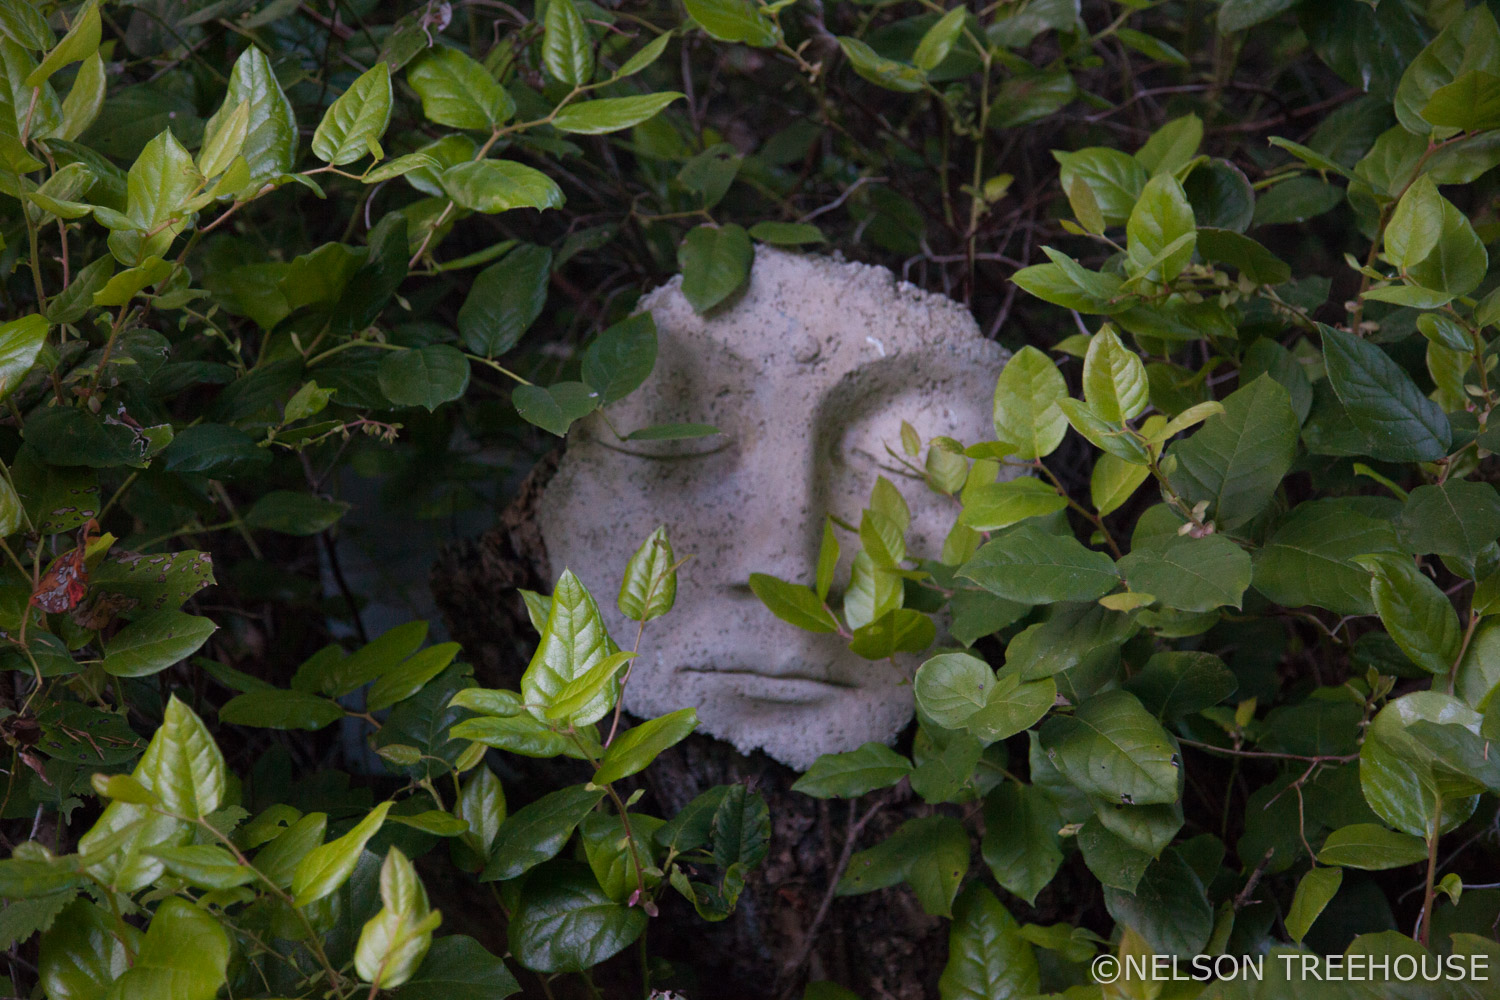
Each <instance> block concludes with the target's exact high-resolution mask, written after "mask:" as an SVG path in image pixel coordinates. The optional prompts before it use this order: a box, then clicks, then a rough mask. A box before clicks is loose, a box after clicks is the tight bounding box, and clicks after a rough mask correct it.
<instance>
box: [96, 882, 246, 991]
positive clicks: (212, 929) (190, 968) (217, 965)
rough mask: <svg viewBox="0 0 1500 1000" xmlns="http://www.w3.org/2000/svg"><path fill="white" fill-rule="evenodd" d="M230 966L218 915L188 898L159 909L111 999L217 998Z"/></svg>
mask: <svg viewBox="0 0 1500 1000" xmlns="http://www.w3.org/2000/svg"><path fill="white" fill-rule="evenodd" d="M228 967H229V935H228V934H226V933H225V932H224V928H223V927H222V926H220V924H219V921H218V919H216V918H215V917H214V916H213V914H211V913H209V912H208V911H207V910H204V909H200V908H199V907H197V906H195V905H193V904H192V903H190V902H188V901H187V900H185V899H179V898H176V897H174V898H171V899H167V900H164V901H163V902H162V904H161V905H160V906H158V907H157V908H156V912H155V913H154V914H153V915H152V917H151V923H150V924H149V925H148V926H147V928H146V935H145V938H144V939H143V940H142V941H141V945H140V952H139V953H138V954H137V955H136V956H135V962H134V963H133V964H132V965H131V966H130V968H129V970H128V971H126V972H125V974H124V975H122V976H121V977H120V978H119V979H117V980H116V981H115V983H114V986H112V987H111V988H110V990H109V992H108V993H106V994H105V998H106V1000H162V998H163V997H168V998H170V1000H213V998H214V997H215V996H217V995H218V992H219V987H221V986H223V985H224V983H225V981H226V980H225V973H226V971H227V969H228Z"/></svg>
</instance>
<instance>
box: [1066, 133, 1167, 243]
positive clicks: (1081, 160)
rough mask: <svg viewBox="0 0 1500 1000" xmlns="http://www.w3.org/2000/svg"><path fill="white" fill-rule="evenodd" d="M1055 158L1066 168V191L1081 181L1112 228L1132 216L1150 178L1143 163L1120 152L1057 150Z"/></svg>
mask: <svg viewBox="0 0 1500 1000" xmlns="http://www.w3.org/2000/svg"><path fill="white" fill-rule="evenodd" d="M1052 156H1053V158H1054V159H1055V160H1057V162H1058V164H1059V165H1060V166H1061V168H1062V170H1061V172H1060V174H1059V178H1058V179H1059V180H1060V181H1061V182H1062V189H1063V190H1064V191H1067V190H1069V189H1070V188H1071V187H1072V184H1073V178H1075V177H1078V178H1081V179H1082V180H1083V182H1084V183H1085V184H1087V185H1088V186H1089V189H1090V190H1091V191H1093V193H1094V200H1095V201H1096V202H1098V204H1099V210H1100V211H1101V212H1103V213H1104V221H1105V222H1106V223H1107V224H1109V225H1111V226H1118V225H1123V224H1124V223H1125V220H1126V219H1128V218H1129V217H1130V215H1131V211H1132V210H1133V209H1134V208H1135V205H1136V202H1137V200H1138V199H1139V198H1140V196H1141V192H1142V190H1144V189H1145V187H1146V182H1147V181H1148V180H1149V179H1150V175H1149V174H1148V173H1147V171H1146V168H1145V167H1144V166H1142V165H1141V162H1140V161H1139V160H1137V159H1136V158H1135V157H1134V156H1131V155H1130V154H1129V153H1124V152H1121V151H1120V150H1118V149H1108V148H1105V147H1102V146H1090V147H1088V148H1086V149H1080V150H1078V151H1076V152H1071V153H1069V152H1063V151H1061V150H1056V149H1054V150H1053V151H1052Z"/></svg>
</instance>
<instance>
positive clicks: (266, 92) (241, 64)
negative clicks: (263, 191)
mask: <svg viewBox="0 0 1500 1000" xmlns="http://www.w3.org/2000/svg"><path fill="white" fill-rule="evenodd" d="M241 101H248V102H250V121H249V126H248V128H247V130H246V133H245V140H244V143H243V144H242V145H241V147H240V150H239V152H240V155H242V156H244V158H245V162H246V163H247V164H248V165H249V167H250V180H251V181H254V182H264V181H266V180H269V179H270V178H272V177H275V176H277V175H278V174H285V173H290V172H291V170H292V167H293V166H295V164H296V161H297V119H296V116H295V115H294V114H293V113H292V104H291V102H290V101H289V100H287V96H286V94H285V93H284V92H283V91H282V89H281V84H280V83H278V82H277V80H276V74H275V73H274V72H273V71H272V69H271V62H270V60H269V59H267V58H266V54H265V53H264V52H262V51H261V50H260V49H258V48H256V47H255V46H254V45H252V46H250V47H249V48H248V49H246V50H245V51H244V53H243V54H242V55H241V56H240V57H239V59H238V60H236V61H235V64H234V71H233V72H232V73H231V74H230V77H229V93H228V94H226V95H225V97H224V103H223V105H222V106H221V107H220V108H219V110H218V111H217V112H215V113H214V115H213V117H212V118H210V119H209V120H208V124H207V125H205V126H204V129H203V143H204V145H205V146H208V145H209V144H211V143H218V142H221V141H222V140H220V139H219V133H220V132H221V131H223V130H224V129H226V128H229V127H230V126H231V119H232V118H233V116H234V113H235V110H236V109H238V108H239V106H240V102H241Z"/></svg>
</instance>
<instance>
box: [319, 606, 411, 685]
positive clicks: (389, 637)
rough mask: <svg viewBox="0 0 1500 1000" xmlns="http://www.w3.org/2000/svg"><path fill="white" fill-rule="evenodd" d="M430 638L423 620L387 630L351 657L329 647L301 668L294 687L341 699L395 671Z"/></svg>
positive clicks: (336, 648)
mask: <svg viewBox="0 0 1500 1000" xmlns="http://www.w3.org/2000/svg"><path fill="white" fill-rule="evenodd" d="M426 638H427V623H426V622H425V621H420V620H419V621H410V622H405V623H403V624H401V625H397V626H395V627H394V628H389V629H386V630H385V631H384V632H382V633H381V634H380V635H379V636H377V637H376V638H374V639H372V640H371V641H370V642H368V643H366V644H365V645H363V646H361V647H360V648H359V649H357V650H355V651H354V652H353V653H351V654H349V655H348V656H344V655H343V650H341V649H340V648H339V647H338V646H336V645H333V646H325V647H323V649H321V650H319V651H318V652H317V653H315V654H313V656H312V657H310V658H309V659H308V660H307V661H306V662H304V663H303V664H302V665H301V666H300V667H298V668H297V672H296V674H294V675H293V676H292V687H293V688H295V689H296V690H298V691H320V692H322V693H323V694H326V695H328V696H329V697H331V698H341V697H343V696H344V695H346V694H349V693H350V692H352V691H354V690H356V689H358V688H360V687H363V686H364V685H366V684H368V683H370V681H372V680H374V679H375V678H377V677H381V676H383V675H385V674H387V673H389V672H390V671H392V670H394V669H395V668H396V666H397V665H398V664H400V663H401V662H402V661H403V660H405V659H406V658H407V657H408V656H410V655H411V654H412V653H415V652H416V651H417V648H418V647H419V646H421V645H422V640H423V639H426Z"/></svg>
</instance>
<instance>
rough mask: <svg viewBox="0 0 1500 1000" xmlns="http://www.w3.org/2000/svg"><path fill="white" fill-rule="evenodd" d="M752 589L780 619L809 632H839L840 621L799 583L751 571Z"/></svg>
mask: <svg viewBox="0 0 1500 1000" xmlns="http://www.w3.org/2000/svg"><path fill="white" fill-rule="evenodd" d="M750 589H751V590H752V591H754V592H755V596H756V597H758V598H760V601H761V603H762V604H764V605H765V606H766V607H767V608H768V609H769V610H770V612H771V613H772V614H773V615H775V616H776V617H777V618H780V619H781V620H782V621H784V622H787V623H789V624H792V625H795V626H797V627H798V628H800V629H803V630H804V631H807V632H836V631H838V621H837V620H836V619H835V618H834V617H833V615H832V614H831V613H830V612H829V610H828V609H827V608H826V607H824V606H823V602H822V601H821V600H819V599H818V595H817V594H815V593H813V592H812V591H811V590H809V589H808V588H807V587H804V586H802V585H801V584H797V583H787V582H786V581H785V580H778V579H777V578H776V577H774V576H768V575H766V574H765V573H751V574H750Z"/></svg>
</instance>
